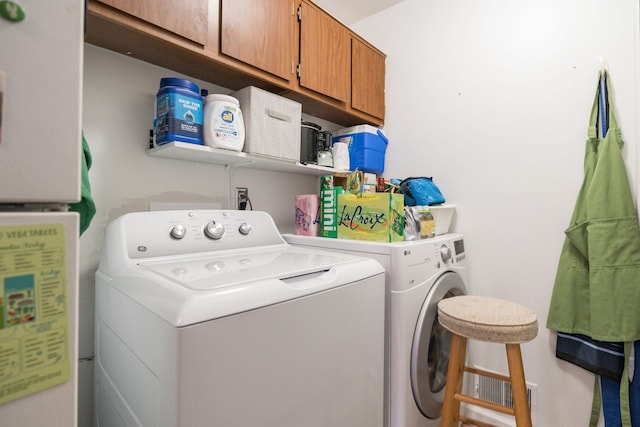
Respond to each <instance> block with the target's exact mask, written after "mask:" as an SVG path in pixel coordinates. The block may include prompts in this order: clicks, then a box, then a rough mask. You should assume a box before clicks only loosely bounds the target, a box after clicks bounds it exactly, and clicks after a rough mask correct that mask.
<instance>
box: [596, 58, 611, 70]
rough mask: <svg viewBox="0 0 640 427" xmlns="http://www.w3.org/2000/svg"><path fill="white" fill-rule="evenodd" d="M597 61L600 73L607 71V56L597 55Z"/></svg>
mask: <svg viewBox="0 0 640 427" xmlns="http://www.w3.org/2000/svg"><path fill="white" fill-rule="evenodd" d="M598 63H599V64H600V73H604V72H605V71H609V63H608V62H607V58H605V57H604V56H600V57H598Z"/></svg>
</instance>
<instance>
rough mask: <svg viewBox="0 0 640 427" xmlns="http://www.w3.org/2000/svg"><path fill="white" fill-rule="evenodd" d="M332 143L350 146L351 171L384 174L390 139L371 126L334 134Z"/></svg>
mask: <svg viewBox="0 0 640 427" xmlns="http://www.w3.org/2000/svg"><path fill="white" fill-rule="evenodd" d="M331 140H332V142H333V143H334V144H335V143H336V142H344V143H347V144H349V165H350V168H349V169H350V170H352V171H354V170H356V169H358V170H361V171H364V172H369V173H375V174H381V173H382V172H384V155H385V153H386V151H387V144H389V138H387V137H386V135H385V134H384V133H383V132H382V130H381V129H378V128H376V127H374V126H371V125H358V126H353V127H349V128H344V129H339V130H336V131H333V132H332V137H331Z"/></svg>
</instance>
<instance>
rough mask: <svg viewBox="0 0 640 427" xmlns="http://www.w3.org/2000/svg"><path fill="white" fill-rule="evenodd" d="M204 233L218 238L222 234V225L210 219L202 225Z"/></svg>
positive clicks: (214, 238) (212, 237)
mask: <svg viewBox="0 0 640 427" xmlns="http://www.w3.org/2000/svg"><path fill="white" fill-rule="evenodd" d="M204 234H205V235H206V236H207V237H208V238H210V239H213V240H220V239H221V238H222V235H223V234H224V225H222V224H220V223H219V222H215V221H210V222H209V223H208V224H207V225H206V226H205V227H204Z"/></svg>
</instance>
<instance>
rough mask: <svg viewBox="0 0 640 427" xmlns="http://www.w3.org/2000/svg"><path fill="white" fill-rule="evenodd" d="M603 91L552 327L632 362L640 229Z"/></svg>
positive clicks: (639, 301)
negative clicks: (607, 346) (613, 345)
mask: <svg viewBox="0 0 640 427" xmlns="http://www.w3.org/2000/svg"><path fill="white" fill-rule="evenodd" d="M605 76H606V74H605ZM606 77H607V79H606V82H607V96H608V94H609V93H611V91H610V84H609V78H608V76H606ZM598 91H599V88H598V90H597V91H596V97H595V99H594V104H593V108H592V110H591V117H590V121H589V130H588V139H587V144H586V152H585V160H584V173H585V175H584V179H583V182H582V186H581V188H580V192H579V194H578V198H577V201H576V205H575V208H574V211H573V214H572V217H571V222H570V225H569V228H567V230H566V231H565V235H566V237H565V241H564V244H563V247H562V252H561V253H560V260H559V262H558V270H557V273H556V280H555V284H554V288H553V293H552V296H551V303H550V307H549V315H548V318H547V328H549V329H551V330H555V331H559V332H565V333H570V334H583V335H586V336H588V337H591V338H593V339H596V340H600V341H610V342H621V341H624V342H625V356H627V357H626V358H625V360H628V353H629V349H630V344H631V342H632V341H636V340H638V339H640V315H638V314H637V313H638V311H637V308H638V307H640V228H639V227H638V219H637V216H636V210H635V205H634V202H633V197H632V193H631V187H630V185H629V178H628V176H627V171H626V167H625V164H624V159H623V158H622V153H621V151H620V150H621V148H622V146H623V144H624V142H623V141H622V137H621V132H620V129H619V128H618V124H617V122H616V119H615V115H614V109H613V104H612V103H610V102H609V103H608V104H609V111H608V119H609V129H608V132H607V134H606V136H605V137H604V138H599V137H598V134H597V128H596V123H597V116H598V95H599V92H598ZM626 378H627V367H626V363H625V369H624V372H623V381H622V382H621V410H622V415H623V423H624V425H625V426H627V425H630V421H629V408H628V381H626ZM596 381H597V378H596ZM622 395H624V396H622ZM594 396H595V398H594V409H593V414H592V418H591V425H595V423H596V422H597V413H598V412H599V390H598V389H597V387H596V393H595V395H594ZM596 403H597V405H598V411H597V412H596V409H595V408H596Z"/></svg>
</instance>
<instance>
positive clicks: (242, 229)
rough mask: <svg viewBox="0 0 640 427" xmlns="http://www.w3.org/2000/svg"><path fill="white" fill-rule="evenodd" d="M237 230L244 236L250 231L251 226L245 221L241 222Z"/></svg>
mask: <svg viewBox="0 0 640 427" xmlns="http://www.w3.org/2000/svg"><path fill="white" fill-rule="evenodd" d="M238 231H239V232H240V234H242V235H243V236H246V235H247V234H249V233H251V226H250V225H249V224H247V223H246V222H243V223H242V224H240V227H239V228H238Z"/></svg>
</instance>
